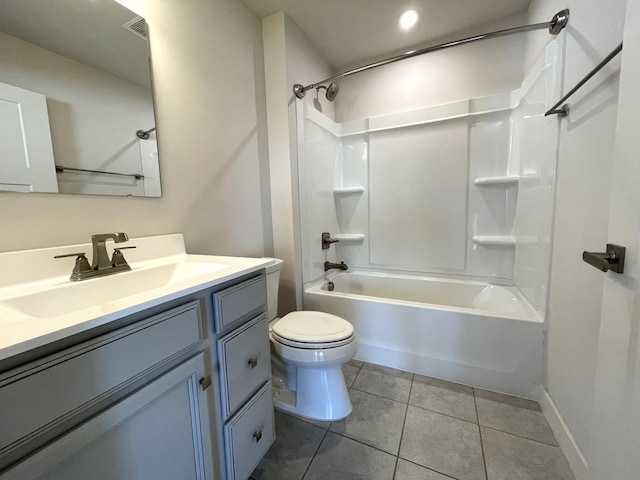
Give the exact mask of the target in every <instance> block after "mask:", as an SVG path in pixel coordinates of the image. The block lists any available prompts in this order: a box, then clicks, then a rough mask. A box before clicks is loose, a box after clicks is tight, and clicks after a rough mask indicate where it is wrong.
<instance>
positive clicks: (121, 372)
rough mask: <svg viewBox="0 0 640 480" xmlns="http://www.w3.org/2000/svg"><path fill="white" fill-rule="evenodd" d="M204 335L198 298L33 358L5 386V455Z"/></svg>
mask: <svg viewBox="0 0 640 480" xmlns="http://www.w3.org/2000/svg"><path fill="white" fill-rule="evenodd" d="M202 339H203V334H202V328H201V325H200V313H199V303H198V302H191V303H189V304H186V305H183V306H181V307H178V308H175V309H172V310H169V311H167V312H164V313H162V314H160V315H156V316H153V317H151V318H149V319H146V320H142V321H141V322H137V323H135V324H133V325H130V326H128V327H125V328H122V329H120V330H117V331H115V332H113V333H110V334H107V335H104V336H102V337H98V338H96V339H94V340H91V341H88V342H86V343H84V344H80V345H79V346H78V347H75V348H74V349H70V350H68V351H66V352H62V354H56V355H55V356H52V357H51V358H50V359H49V360H47V361H45V362H42V361H41V362H37V365H36V363H34V367H33V368H32V369H31V370H22V371H21V373H20V375H16V376H14V377H13V378H15V379H16V380H15V381H11V379H8V380H5V382H4V384H3V385H2V387H1V388H0V405H2V408H1V409H0V425H2V427H1V428H0V456H1V455H2V454H3V453H4V452H7V451H9V450H11V449H13V448H14V447H17V446H18V445H21V444H23V443H24V442H26V441H29V440H30V439H32V438H34V437H35V436H37V435H38V434H40V433H44V432H45V431H47V430H49V429H51V428H53V427H55V426H56V425H59V424H60V423H62V422H63V421H65V420H67V419H69V418H71V417H72V416H73V415H75V414H78V413H79V412H81V411H82V410H83V409H84V408H87V407H89V406H90V405H93V404H95V403H96V402H98V401H100V400H103V399H105V398H106V397H108V396H109V395H111V394H113V393H116V392H117V391H118V389H119V388H122V387H124V386H125V385H127V384H130V383H132V382H133V381H134V380H137V379H140V378H142V377H143V376H144V375H145V374H148V373H150V371H151V370H152V369H153V368H154V367H156V366H158V365H159V364H161V363H163V362H164V361H167V360H168V359H170V358H172V357H175V356H176V355H178V354H180V353H182V352H185V351H186V350H188V349H189V348H191V347H193V346H196V345H197V344H199V343H200V342H201V341H202ZM45 392H46V399H45V398H43V394H44V393H45Z"/></svg>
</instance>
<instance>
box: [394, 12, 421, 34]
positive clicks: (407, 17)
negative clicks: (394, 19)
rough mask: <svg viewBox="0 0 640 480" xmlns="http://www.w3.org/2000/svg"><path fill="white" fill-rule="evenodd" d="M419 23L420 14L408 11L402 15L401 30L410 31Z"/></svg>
mask: <svg viewBox="0 0 640 480" xmlns="http://www.w3.org/2000/svg"><path fill="white" fill-rule="evenodd" d="M417 21H418V12H416V11H415V10H407V11H406V12H404V13H403V14H402V15H400V20H399V21H398V23H399V24H400V28H402V29H403V30H409V29H410V28H411V27H413V26H414V25H415V24H416V22H417Z"/></svg>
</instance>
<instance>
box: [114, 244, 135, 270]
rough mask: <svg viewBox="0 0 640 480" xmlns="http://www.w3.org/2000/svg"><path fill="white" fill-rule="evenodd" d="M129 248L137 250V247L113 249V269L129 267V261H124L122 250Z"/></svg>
mask: <svg viewBox="0 0 640 480" xmlns="http://www.w3.org/2000/svg"><path fill="white" fill-rule="evenodd" d="M128 248H136V247H135V246H133V245H132V246H130V247H118V248H114V249H113V257H111V266H113V267H124V266H127V267H128V266H129V264H128V263H127V261H126V260H125V259H124V255H123V254H122V252H121V251H120V250H126V249H128Z"/></svg>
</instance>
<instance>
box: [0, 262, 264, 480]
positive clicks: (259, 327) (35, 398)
mask: <svg viewBox="0 0 640 480" xmlns="http://www.w3.org/2000/svg"><path fill="white" fill-rule="evenodd" d="M265 312H266V291H265V277H264V275H263V274H260V275H256V274H254V275H253V276H252V277H248V278H247V277H245V278H244V279H243V278H241V279H237V280H234V281H229V282H226V283H225V284H223V285H220V286H217V287H216V286H214V287H210V288H208V289H206V290H202V291H200V292H196V293H193V294H191V295H188V296H186V297H184V298H181V299H177V300H173V301H171V302H170V303H167V304H165V305H158V306H156V307H154V308H153V309H152V310H149V311H147V312H140V313H138V314H136V315H134V316H131V317H124V318H122V319H120V320H117V321H115V322H114V326H113V327H110V328H107V329H106V330H103V331H102V332H98V333H95V334H93V335H92V334H90V333H88V334H86V335H83V336H82V339H81V340H77V341H75V340H73V339H69V340H68V341H67V343H66V344H64V345H63V346H62V347H61V348H59V349H54V348H52V349H51V350H53V353H51V350H49V352H46V353H44V354H42V355H38V354H37V352H35V353H34V354H33V355H32V356H31V357H30V359H29V360H28V361H25V362H24V363H19V362H18V363H17V364H13V365H11V366H9V368H5V369H4V371H2V369H1V368H0V371H1V372H2V373H0V471H1V473H0V480H36V479H42V480H44V479H45V478H46V479H53V480H87V479H91V480H102V479H104V480H107V479H108V480H150V479H153V480H177V479H180V480H182V479H184V480H191V479H193V480H246V479H247V477H248V476H249V475H250V473H251V471H252V470H253V468H254V467H255V465H256V464H257V463H258V462H259V461H260V459H261V458H262V456H263V455H264V453H265V452H266V451H267V449H268V448H269V446H270V445H271V443H272V442H273V440H274V438H275V434H274V430H273V405H272V400H271V390H270V378H271V370H270V356H269V338H268V323H267V318H266V313H265ZM14 363H15V362H14ZM5 365H6V364H5ZM2 366H3V365H2V364H0V367H2Z"/></svg>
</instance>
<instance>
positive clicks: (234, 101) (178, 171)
mask: <svg viewBox="0 0 640 480" xmlns="http://www.w3.org/2000/svg"><path fill="white" fill-rule="evenodd" d="M121 3H123V4H125V5H126V6H127V7H128V8H130V9H131V10H133V11H135V12H137V13H139V14H141V15H143V16H144V17H146V19H147V22H148V24H149V35H150V39H151V57H152V58H151V59H152V63H153V74H154V86H155V89H156V92H157V98H156V107H157V119H158V133H159V135H158V138H159V151H160V163H161V165H160V168H161V173H162V187H163V197H162V198H161V199H145V198H124V197H123V198H114V197H96V196H70V195H60V194H59V195H48V194H10V193H6V194H0V207H1V208H0V225H2V230H3V235H1V236H0V251H8V250H16V249H24V248H34V247H42V246H47V245H63V244H68V243H81V242H85V241H87V239H88V238H89V235H91V234H92V233H97V232H105V231H106V232H108V231H125V232H127V233H129V235H130V236H134V237H135V236H143V235H155V234H162V233H170V232H183V233H184V234H185V239H186V243H187V249H188V251H189V252H193V253H208V254H235V255H254V256H255V255H263V254H267V255H269V254H272V246H271V242H272V240H271V218H270V215H271V214H270V211H271V208H270V196H269V176H268V156H267V155H268V154H267V149H266V118H265V100H264V99H265V93H264V66H263V49H262V37H261V26H260V20H259V19H258V18H257V17H256V16H255V14H253V13H252V12H251V11H250V10H249V9H248V8H247V7H246V6H245V4H244V3H243V2H238V1H235V0H192V1H189V2H175V1H172V0H155V1H154V0H121Z"/></svg>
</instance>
